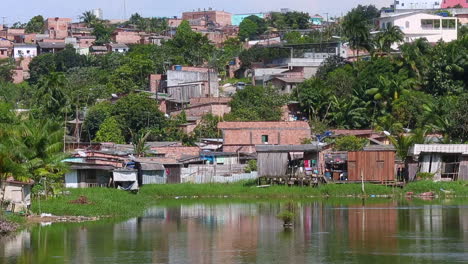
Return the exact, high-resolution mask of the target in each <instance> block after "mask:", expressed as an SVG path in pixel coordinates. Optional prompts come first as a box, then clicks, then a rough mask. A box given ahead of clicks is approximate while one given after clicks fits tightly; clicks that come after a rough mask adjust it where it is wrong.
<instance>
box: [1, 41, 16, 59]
mask: <svg viewBox="0 0 468 264" xmlns="http://www.w3.org/2000/svg"><path fill="white" fill-rule="evenodd" d="M12 51H13V43H12V42H11V41H9V40H7V39H4V38H0V59H5V58H9V57H11V53H12Z"/></svg>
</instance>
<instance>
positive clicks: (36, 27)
mask: <svg viewBox="0 0 468 264" xmlns="http://www.w3.org/2000/svg"><path fill="white" fill-rule="evenodd" d="M44 24H45V21H44V17H42V16H41V15H38V16H35V17H33V18H31V20H29V22H28V24H26V33H42V32H43V31H44Z"/></svg>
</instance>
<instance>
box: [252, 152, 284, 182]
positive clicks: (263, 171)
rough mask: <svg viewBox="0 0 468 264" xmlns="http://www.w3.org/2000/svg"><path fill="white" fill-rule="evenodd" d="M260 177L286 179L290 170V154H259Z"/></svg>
mask: <svg viewBox="0 0 468 264" xmlns="http://www.w3.org/2000/svg"><path fill="white" fill-rule="evenodd" d="M257 167H258V177H265V176H266V177H285V176H286V172H287V169H288V153H268V152H265V153H264V152H260V153H258V159H257Z"/></svg>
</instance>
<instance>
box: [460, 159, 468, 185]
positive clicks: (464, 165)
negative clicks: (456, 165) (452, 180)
mask: <svg viewBox="0 0 468 264" xmlns="http://www.w3.org/2000/svg"><path fill="white" fill-rule="evenodd" d="M458 180H460V181H468V156H461V158H460V170H459V173H458Z"/></svg>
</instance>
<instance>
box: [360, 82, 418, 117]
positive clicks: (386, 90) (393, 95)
mask: <svg viewBox="0 0 468 264" xmlns="http://www.w3.org/2000/svg"><path fill="white" fill-rule="evenodd" d="M415 84H416V82H415V80H414V79H412V78H408V79H399V78H397V79H389V78H387V77H386V76H379V83H378V86H377V87H375V88H371V89H369V90H367V91H366V94H368V95H373V96H374V100H376V101H378V102H381V104H382V106H383V107H384V109H387V110H391V107H392V103H393V101H396V100H398V99H399V98H400V95H401V94H402V93H405V92H406V91H408V90H409V89H412V88H413V87H415ZM388 112H391V111H388Z"/></svg>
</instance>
